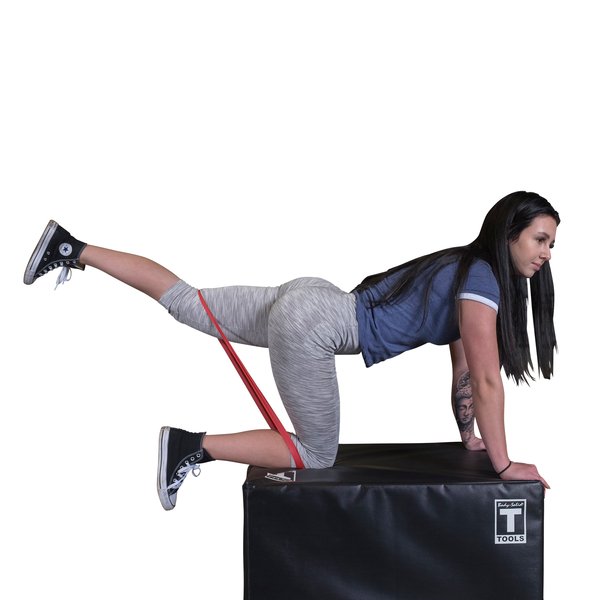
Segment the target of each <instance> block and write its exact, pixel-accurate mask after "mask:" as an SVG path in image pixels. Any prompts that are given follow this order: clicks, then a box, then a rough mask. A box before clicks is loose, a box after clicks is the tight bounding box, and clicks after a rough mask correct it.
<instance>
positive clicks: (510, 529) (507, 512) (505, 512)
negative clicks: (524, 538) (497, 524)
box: [500, 508, 523, 533]
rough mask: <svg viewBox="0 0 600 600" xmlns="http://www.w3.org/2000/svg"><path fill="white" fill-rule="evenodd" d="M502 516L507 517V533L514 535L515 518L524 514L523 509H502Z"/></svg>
mask: <svg viewBox="0 0 600 600" xmlns="http://www.w3.org/2000/svg"><path fill="white" fill-rule="evenodd" d="M500 514H501V515H502V516H503V517H506V532H507V533H514V531H515V517H516V516H517V515H520V514H523V509H522V508H501V509H500Z"/></svg>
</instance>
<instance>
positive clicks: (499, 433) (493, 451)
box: [471, 380, 509, 471]
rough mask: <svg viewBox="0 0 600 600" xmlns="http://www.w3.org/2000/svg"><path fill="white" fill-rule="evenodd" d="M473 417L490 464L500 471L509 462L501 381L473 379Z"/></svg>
mask: <svg viewBox="0 0 600 600" xmlns="http://www.w3.org/2000/svg"><path fill="white" fill-rule="evenodd" d="M471 385H472V390H473V404H474V407H475V418H476V419H477V425H478V427H479V431H480V433H481V437H482V438H483V441H484V444H485V447H486V449H487V452H488V455H489V457H490V460H491V461H492V465H493V466H494V469H495V470H496V471H501V470H502V469H504V467H506V465H507V464H508V462H509V456H508V449H507V444H506V432H505V429H504V390H503V387H502V382H501V381H500V382H499V383H496V382H494V381H484V382H478V381H476V380H473V381H472V383H471Z"/></svg>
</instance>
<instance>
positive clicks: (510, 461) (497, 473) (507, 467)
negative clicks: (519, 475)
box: [496, 460, 513, 475]
mask: <svg viewBox="0 0 600 600" xmlns="http://www.w3.org/2000/svg"><path fill="white" fill-rule="evenodd" d="M512 464H513V463H512V460H509V461H508V464H507V465H506V466H505V467H504V469H501V470H500V471H496V475H502V473H504V472H506V471H508V469H510V468H511V467H512Z"/></svg>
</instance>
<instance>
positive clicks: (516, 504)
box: [495, 500, 527, 544]
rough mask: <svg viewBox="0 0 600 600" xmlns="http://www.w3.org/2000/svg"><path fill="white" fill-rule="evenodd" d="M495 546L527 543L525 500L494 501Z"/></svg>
mask: <svg viewBox="0 0 600 600" xmlns="http://www.w3.org/2000/svg"><path fill="white" fill-rule="evenodd" d="M495 504H496V544H526V543H527V500H495Z"/></svg>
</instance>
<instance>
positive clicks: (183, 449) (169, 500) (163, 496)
mask: <svg viewBox="0 0 600 600" xmlns="http://www.w3.org/2000/svg"><path fill="white" fill-rule="evenodd" d="M205 435H206V433H190V432H189V431H183V430H182V429H175V428H174V427H163V428H162V429H161V430H160V437H159V440H158V476H157V481H156V488H157V490H158V497H159V498H160V503H161V504H162V506H163V508H164V509H165V510H171V509H173V508H175V503H176V502H177V491H178V490H179V488H180V487H181V484H182V483H183V480H184V479H185V478H186V477H187V474H188V473H189V472H190V471H192V473H193V474H194V476H195V477H198V475H200V464H201V463H205V462H209V461H211V460H214V459H213V458H212V456H210V454H209V453H208V452H207V451H206V450H205V449H204V448H203V447H202V442H203V441H204V436H205Z"/></svg>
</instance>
